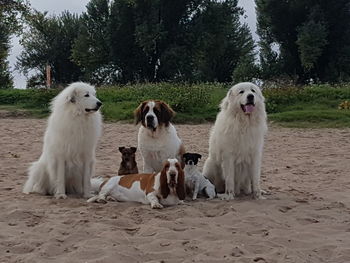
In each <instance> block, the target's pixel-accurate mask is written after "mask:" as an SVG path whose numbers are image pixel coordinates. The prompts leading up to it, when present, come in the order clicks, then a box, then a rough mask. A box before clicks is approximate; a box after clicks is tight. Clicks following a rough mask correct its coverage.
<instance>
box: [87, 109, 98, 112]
mask: <svg viewBox="0 0 350 263" xmlns="http://www.w3.org/2000/svg"><path fill="white" fill-rule="evenodd" d="M98 109H99V108H94V109H85V111H86V112H95V111H98Z"/></svg>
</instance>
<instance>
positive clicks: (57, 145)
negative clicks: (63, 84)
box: [23, 82, 102, 199]
mask: <svg viewBox="0 0 350 263" xmlns="http://www.w3.org/2000/svg"><path fill="white" fill-rule="evenodd" d="M101 105H102V103H101V102H100V101H99V100H98V99H97V98H96V91H95V88H94V87H93V86H90V85H88V84H86V83H82V82H77V83H73V84H71V85H69V86H68V87H67V88H65V89H64V90H63V91H62V92H61V93H60V94H58V95H57V96H56V97H55V98H54V99H53V100H52V102H51V111H52V113H51V116H50V117H49V119H48V125H47V128H46V132H45V136H44V145H43V151H42V154H41V156H40V159H39V160H38V161H36V162H34V163H33V164H32V165H31V167H30V168H29V172H28V175H29V177H28V180H27V182H26V183H25V185H24V188H23V192H24V193H33V192H35V193H40V194H49V195H54V196H55V197H56V198H58V199H61V198H62V199H64V198H66V197H67V196H66V194H76V195H80V196H81V195H82V196H83V197H85V198H87V197H90V188H91V184H90V178H91V177H92V176H93V174H94V171H95V149H96V145H97V141H98V138H99V137H100V134H101V121H102V120H101V114H100V112H99V111H98V109H99V108H100V106H101Z"/></svg>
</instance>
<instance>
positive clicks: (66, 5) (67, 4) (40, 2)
mask: <svg viewBox="0 0 350 263" xmlns="http://www.w3.org/2000/svg"><path fill="white" fill-rule="evenodd" d="M88 2H89V0H59V1H57V0H30V3H31V6H32V7H33V8H35V9H37V10H39V11H41V12H44V11H48V12H49V14H56V15H58V14H60V13H62V12H63V11H64V10H68V11H69V12H71V13H82V12H84V11H85V10H86V8H85V6H86V4H87V3H88ZM239 5H240V6H242V7H243V8H244V9H245V11H246V13H245V18H242V21H244V22H246V23H247V24H248V25H249V27H250V29H251V32H252V34H253V38H254V40H257V39H258V36H257V35H256V32H255V31H256V15H255V3H254V0H239ZM18 41H19V38H17V37H14V38H13V39H12V49H11V53H10V56H9V62H10V66H11V69H12V70H14V64H15V63H16V57H17V56H19V54H20V53H21V50H22V47H21V45H20V44H19V43H18ZM12 75H13V77H14V84H15V88H20V89H24V88H25V86H26V78H25V76H23V75H21V74H19V72H16V71H13V72H12Z"/></svg>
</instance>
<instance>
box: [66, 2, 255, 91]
mask: <svg viewBox="0 0 350 263" xmlns="http://www.w3.org/2000/svg"><path fill="white" fill-rule="evenodd" d="M237 3H238V0H225V1H218V0H216V1H212V0H177V1H161V0H150V1H143V0H135V1H129V0H120V1H111V0H91V1H90V2H89V4H88V5H87V12H86V13H84V14H83V15H82V26H81V30H80V33H79V35H78V36H77V38H76V39H75V42H74V46H73V50H72V59H73V61H74V62H75V63H77V64H78V65H79V66H80V67H81V69H82V70H83V72H84V74H85V78H86V79H88V80H89V81H91V82H93V83H96V84H99V85H101V84H102V85H103V84H111V83H118V82H119V83H128V82H162V81H173V82H183V81H187V82H188V81H190V82H196V81H210V82H212V81H219V82H229V81H232V73H233V72H234V70H235V68H236V67H237V66H238V65H240V68H239V70H238V71H239V74H238V75H239V76H243V75H244V74H245V73H246V71H249V72H248V74H246V75H247V76H251V75H252V73H251V72H252V70H251V68H252V67H251V65H254V55H255V53H254V41H253V39H252V36H251V34H250V31H249V29H248V26H247V25H242V24H241V23H240V16H241V15H242V14H243V10H242V9H241V8H240V7H238V6H237ZM243 61H244V63H243ZM236 75H237V74H236ZM254 77H256V76H254ZM250 79H251V78H250Z"/></svg>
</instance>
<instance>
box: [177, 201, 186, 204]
mask: <svg viewBox="0 0 350 263" xmlns="http://www.w3.org/2000/svg"><path fill="white" fill-rule="evenodd" d="M177 204H178V205H184V204H185V201H184V200H180V201H179V202H178V203H177Z"/></svg>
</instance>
